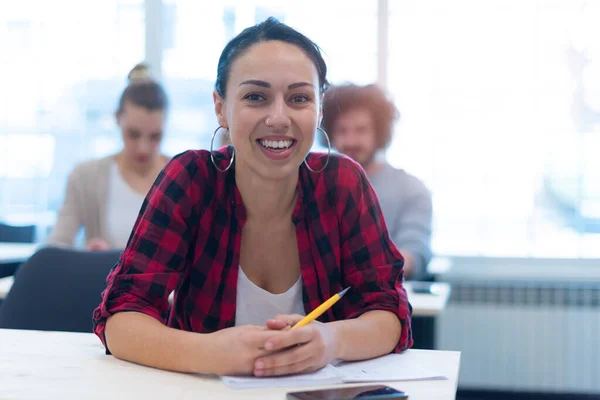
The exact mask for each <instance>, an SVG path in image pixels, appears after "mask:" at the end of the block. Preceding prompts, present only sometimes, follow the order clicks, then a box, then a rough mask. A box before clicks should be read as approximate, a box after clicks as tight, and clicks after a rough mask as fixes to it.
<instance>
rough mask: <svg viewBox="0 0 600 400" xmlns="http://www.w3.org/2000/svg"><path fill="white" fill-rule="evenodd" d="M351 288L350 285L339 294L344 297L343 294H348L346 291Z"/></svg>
mask: <svg viewBox="0 0 600 400" xmlns="http://www.w3.org/2000/svg"><path fill="white" fill-rule="evenodd" d="M348 290H350V286H348V287H347V288H346V289H344V290H342V291H341V292H339V293H338V296H340V297H342V296H343V295H345V294H346V292H347V291H348Z"/></svg>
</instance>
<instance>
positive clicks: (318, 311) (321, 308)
mask: <svg viewBox="0 0 600 400" xmlns="http://www.w3.org/2000/svg"><path fill="white" fill-rule="evenodd" d="M349 289H350V287H347V288H346V289H344V290H342V291H341V292H339V293H336V294H334V295H333V296H331V297H330V298H329V300H327V301H325V302H324V303H323V304H321V305H320V306H319V307H317V308H315V309H314V310H313V311H312V312H311V313H310V314H308V315H307V316H306V317H304V318H302V319H301V320H300V322H298V323H297V324H296V325H294V326H292V329H296V328H302V327H303V326H304V325H308V324H310V323H311V322H313V321H314V320H315V319H317V318H319V317H320V316H321V314H323V313H324V312H325V311H327V310H328V309H329V308H331V306H333V305H334V304H335V303H337V301H338V300H339V299H341V298H342V296H343V295H345V294H346V292H347V291H348V290H349Z"/></svg>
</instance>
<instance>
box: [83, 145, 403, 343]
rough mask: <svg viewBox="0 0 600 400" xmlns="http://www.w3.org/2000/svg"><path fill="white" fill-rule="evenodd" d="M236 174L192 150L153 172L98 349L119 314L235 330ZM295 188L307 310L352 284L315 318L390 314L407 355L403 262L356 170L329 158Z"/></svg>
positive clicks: (102, 311)
mask: <svg viewBox="0 0 600 400" xmlns="http://www.w3.org/2000/svg"><path fill="white" fill-rule="evenodd" d="M231 151H232V148H231V147H229V148H223V149H221V150H218V151H215V152H214V154H215V159H216V161H217V163H218V164H219V167H220V168H225V167H226V166H227V165H228V163H229V159H230V157H231ZM326 157H327V155H325V154H318V153H311V154H310V155H309V156H308V161H309V163H310V165H311V167H312V168H313V169H317V170H318V169H320V168H321V167H322V165H323V163H324V162H325V159H326ZM234 168H235V165H234V166H232V168H231V169H230V170H229V171H227V172H225V173H223V172H219V171H217V170H216V168H215V167H214V165H213V164H212V162H211V160H210V153H209V152H208V151H205V150H194V151H187V152H185V153H183V154H181V155H179V156H176V157H174V158H173V159H172V160H171V161H170V162H169V164H168V165H167V166H166V167H165V169H164V170H163V171H162V172H161V173H160V175H159V176H158V178H157V180H156V182H155V183H154V185H153V187H152V188H151V189H150V191H149V193H148V195H147V197H146V199H145V200H144V202H143V204H142V208H141V210H140V214H139V216H138V219H137V221H136V223H135V226H134V228H133V232H132V235H131V237H130V239H129V243H128V245H127V248H126V249H125V251H124V253H123V254H122V256H121V259H120V260H119V262H118V263H117V264H116V265H115V267H114V268H113V270H112V271H111V273H110V274H109V276H108V278H107V283H108V284H107V288H106V290H105V291H104V292H103V293H102V302H101V304H100V305H99V306H98V308H96V310H95V311H94V315H93V322H94V332H95V333H96V335H98V336H99V337H100V339H101V340H102V342H103V343H104V344H106V343H105V340H104V327H105V324H106V319H107V318H108V317H109V316H110V315H112V314H115V313H118V312H122V311H137V312H141V313H144V314H147V315H150V316H151V317H153V318H156V319H157V320H159V321H161V322H162V323H166V324H167V325H168V326H170V327H173V328H177V329H182V330H186V331H193V332H201V333H209V332H214V331H217V330H220V329H224V328H228V327H232V326H234V325H235V308H236V307H235V305H236V294H237V275H238V270H239V258H240V243H241V233H242V227H243V225H244V222H245V220H246V211H245V207H244V204H243V202H242V198H241V195H240V193H239V191H238V189H237V186H236V184H235V171H234ZM297 190H298V200H297V203H296V205H295V209H294V212H293V217H292V219H293V223H294V224H295V226H296V238H297V242H298V250H299V255H300V266H301V274H302V279H303V280H302V282H303V299H304V309H305V310H306V312H307V313H308V312H310V311H312V310H313V309H315V308H316V307H317V306H319V305H320V304H321V303H322V302H324V301H325V300H327V299H328V298H329V297H330V296H332V295H333V294H335V293H337V292H339V291H341V290H342V289H344V288H345V287H347V286H350V287H351V289H350V291H349V292H348V293H347V294H346V295H345V296H344V297H343V298H342V299H341V300H340V301H339V302H338V303H337V304H336V305H335V306H334V307H332V308H331V309H329V311H327V312H326V313H325V314H323V315H322V316H321V317H320V318H319V319H320V320H321V321H322V322H328V321H336V320H342V319H349V318H355V317H358V316H359V315H361V314H363V313H365V312H367V311H370V310H387V311H391V312H393V313H395V314H396V315H397V316H398V318H399V319H400V321H401V323H402V333H401V337H400V341H399V342H398V345H397V347H396V351H402V350H404V349H407V348H409V347H410V346H411V345H412V335H411V328H410V316H411V313H412V308H411V306H410V304H409V303H408V300H407V297H406V292H405V290H404V289H403V287H402V276H403V275H402V266H403V258H402V256H401V255H400V253H399V252H398V250H397V249H396V247H395V246H394V244H393V243H392V242H391V240H390V238H389V236H388V233H387V228H386V226H385V223H384V220H383V217H382V213H381V210H380V208H379V203H378V202H377V198H376V195H375V193H374V192H373V189H372V188H371V186H370V184H369V182H368V180H367V177H366V175H365V173H364V171H363V170H362V168H361V167H360V166H359V165H358V164H356V163H355V162H353V161H352V160H350V159H349V158H346V157H344V156H338V155H333V154H332V155H331V158H330V161H329V164H328V166H327V168H326V169H325V171H323V172H321V173H313V172H310V171H309V170H308V169H307V168H306V166H305V165H304V164H302V166H301V167H300V170H299V180H298V189H297ZM172 291H175V296H174V302H173V306H172V308H171V307H169V302H168V296H169V294H170V293H171V292H172Z"/></svg>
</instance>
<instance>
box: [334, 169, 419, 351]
mask: <svg viewBox="0 0 600 400" xmlns="http://www.w3.org/2000/svg"><path fill="white" fill-rule="evenodd" d="M346 163H351V162H350V161H347V162H346ZM341 169H342V170H346V172H344V171H341V173H342V176H340V179H339V183H338V185H339V186H338V187H339V192H340V193H341V194H342V195H341V196H340V198H338V201H337V204H338V207H339V212H340V213H341V218H340V221H341V224H340V232H341V243H340V245H341V252H340V261H341V267H342V281H343V284H344V285H345V286H350V287H351V290H350V291H349V292H348V294H347V295H346V296H345V297H347V299H346V300H345V301H343V302H342V304H343V305H344V306H343V307H344V311H343V312H344V314H345V318H355V317H358V316H359V315H361V314H363V313H365V312H367V311H372V310H384V311H390V312H393V313H394V314H396V315H397V316H398V318H399V320H400V323H401V325H402V330H401V335H400V340H399V342H398V344H397V346H396V349H395V351H396V352H400V351H403V350H406V349H407V348H410V347H411V346H412V343H413V340H412V332H411V325H410V318H411V314H412V309H411V306H410V304H409V302H408V298H407V295H406V291H405V290H404V288H403V287H402V279H403V271H402V267H403V264H404V260H403V258H402V256H401V254H400V252H399V251H398V249H397V248H396V246H395V245H394V244H393V243H392V241H391V240H390V237H389V234H388V231H387V228H386V225H385V222H384V219H383V216H382V213H381V209H380V207H379V203H378V202H377V198H376V196H375V193H374V192H373V189H372V187H371V185H370V184H369V182H368V179H367V177H366V175H365V173H364V171H363V170H362V169H360V167H358V166H356V165H354V164H353V163H352V164H351V165H347V166H344V167H343V168H341Z"/></svg>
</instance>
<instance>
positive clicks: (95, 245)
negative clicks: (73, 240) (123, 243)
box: [85, 238, 110, 251]
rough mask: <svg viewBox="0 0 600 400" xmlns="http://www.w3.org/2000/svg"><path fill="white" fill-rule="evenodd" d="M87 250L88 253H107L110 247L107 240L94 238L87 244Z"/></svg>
mask: <svg viewBox="0 0 600 400" xmlns="http://www.w3.org/2000/svg"><path fill="white" fill-rule="evenodd" d="M85 249H86V250H87V251H107V250H110V247H109V246H108V243H106V240H104V239H102V238H93V239H90V240H89V241H88V242H87V245H86V246H85Z"/></svg>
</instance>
